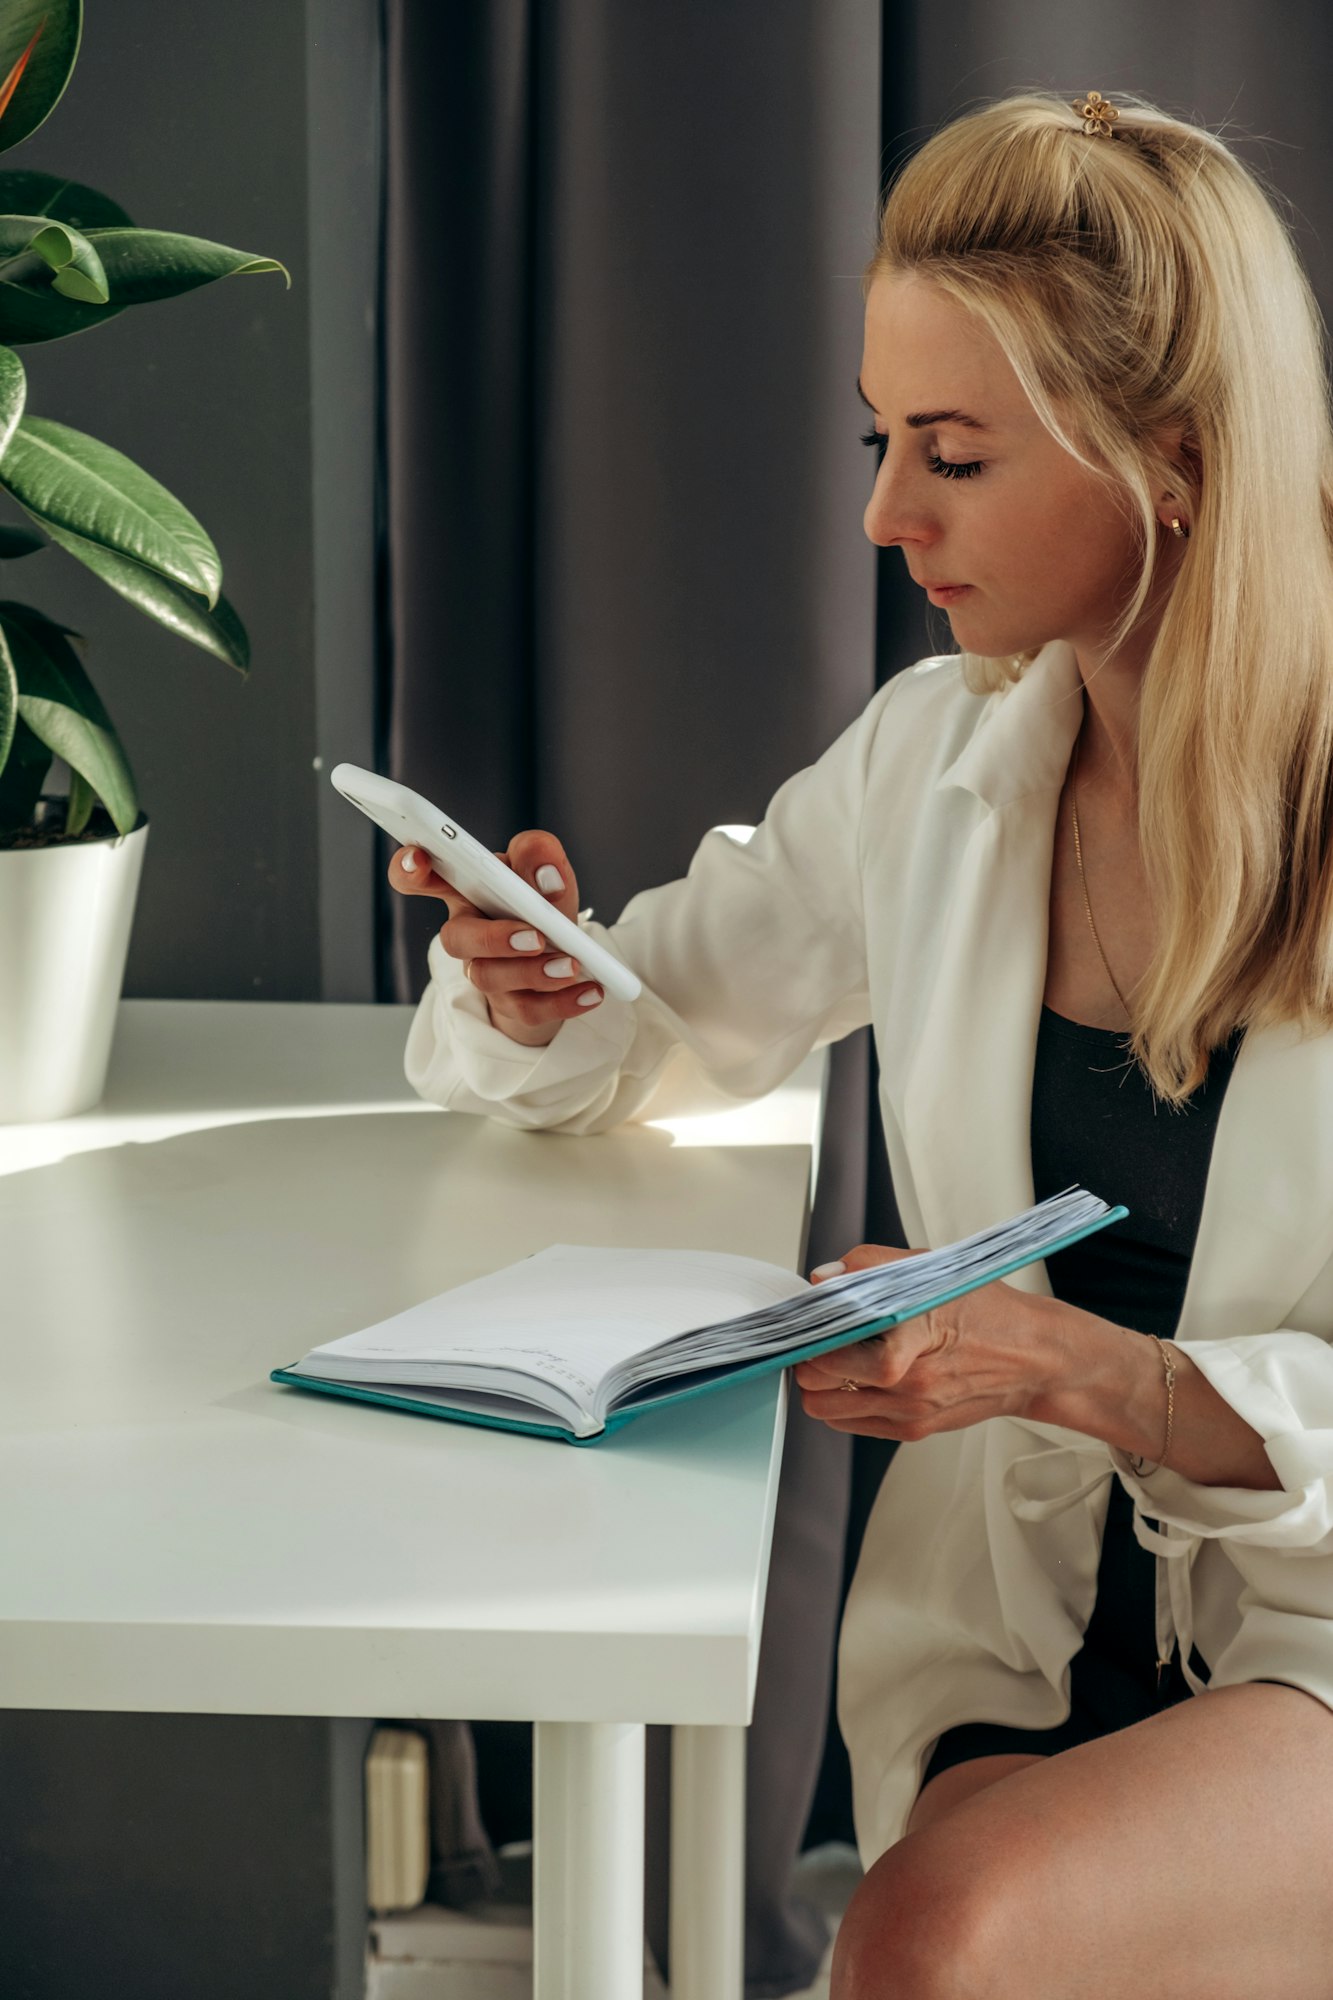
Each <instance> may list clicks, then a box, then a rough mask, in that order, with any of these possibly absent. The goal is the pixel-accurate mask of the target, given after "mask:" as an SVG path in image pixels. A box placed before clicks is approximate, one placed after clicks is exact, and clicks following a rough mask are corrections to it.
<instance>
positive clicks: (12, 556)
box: [0, 527, 48, 562]
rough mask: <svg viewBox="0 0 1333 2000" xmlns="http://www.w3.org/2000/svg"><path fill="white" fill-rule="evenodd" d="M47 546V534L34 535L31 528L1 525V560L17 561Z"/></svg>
mask: <svg viewBox="0 0 1333 2000" xmlns="http://www.w3.org/2000/svg"><path fill="white" fill-rule="evenodd" d="M47 546H48V544H47V540H46V537H45V535H34V534H33V532H32V530H31V529H30V528H10V527H0V562H17V561H18V559H19V557H20V556H33V555H36V553H37V551H38V549H44V548H46V547H47Z"/></svg>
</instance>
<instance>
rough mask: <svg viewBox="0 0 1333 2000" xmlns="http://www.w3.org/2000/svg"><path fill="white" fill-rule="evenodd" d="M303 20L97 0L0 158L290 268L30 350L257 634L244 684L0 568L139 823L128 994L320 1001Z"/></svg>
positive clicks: (56, 404)
mask: <svg viewBox="0 0 1333 2000" xmlns="http://www.w3.org/2000/svg"><path fill="white" fill-rule="evenodd" d="M349 11H350V13H351V14H352V15H353V16H354V17H355V16H356V15H358V14H359V13H360V12H361V11H362V9H361V7H360V5H359V4H358V0H349ZM306 34H307V29H306V19H305V12H304V7H303V4H302V0H282V4H279V5H274V4H272V0H229V4H228V5H227V6H226V7H203V8H195V7H183V6H173V5H169V4H165V0H114V5H110V4H108V0H90V4H89V6H88V10H87V19H86V23H85V29H84V40H83V47H82V50H81V53H80V56H79V61H78V64H77V66H76V68H75V71H74V75H73V78H72V80H71V82H70V85H69V88H68V90H67V91H66V93H65V96H64V98H63V99H62V101H61V102H60V104H58V105H57V107H56V109H55V111H54V112H53V113H52V115H51V117H50V119H49V120H48V121H47V123H46V124H45V125H44V126H43V127H42V128H41V129H40V130H39V131H38V132H37V133H36V134H35V135H34V137H33V138H32V139H31V140H30V141H29V142H28V143H27V144H25V145H22V146H19V147H18V148H16V149H15V150H14V151H13V152H9V153H6V154H4V155H3V156H0V163H2V164H3V165H4V166H6V167H23V168H31V169H37V170H39V171H43V172H48V173H62V174H69V175H71V176H73V177H74V178H75V179H78V180H82V181H86V182H88V183H89V184H90V185H92V186H93V187H97V188H100V189H102V190H104V191H105V192H106V193H107V194H110V195H111V196H113V197H114V198H115V199H116V200H117V201H119V202H121V203H122V204H123V206H124V207H125V208H126V209H128V211H129V213H130V215H131V216H132V217H133V219H134V220H135V222H137V223H140V224H142V225H148V226H153V227H159V228H164V229H176V230H180V231H182V232H184V233H185V234H188V235H195V236H204V237H209V238H212V239H214V240H216V241H218V242H222V243H227V244H231V245H233V246H235V247H237V248H241V249H246V250H252V251H255V252H258V253H262V254H264V255H268V256H272V257H277V258H279V259H281V261H282V262H283V263H284V264H286V265H287V267H288V269H289V270H290V272H291V276H292V288H291V290H290V291H288V290H287V289H286V288H285V286H284V284H283V280H282V278H281V277H280V276H277V275H270V276H264V277H245V278H232V279H228V280H225V281H224V282H222V283H220V284H216V285H212V286H207V287H205V288H203V289H202V290H200V291H198V292H194V293H192V294H190V295H189V296H188V297H185V298H181V299H172V300H167V301H164V302H162V303H161V304H158V305H153V306H145V307H140V308H136V309H134V310H132V311H129V312H126V313H124V314H122V315H121V316H120V317H119V318H118V319H116V320H113V321H112V322H110V323H109V324H108V325H106V326H104V327H99V328H95V329H93V330H92V331H90V332H87V333H83V334H79V335H76V336H74V337H73V338H71V339H67V340H62V341H52V342H49V343H43V344H41V345H38V346H32V347H25V348H24V349H23V350H22V354H23V360H24V364H25V366H26V368H27V370H28V375H29V382H30V389H29V407H30V408H31V409H32V410H33V411H34V412H35V413H38V414H40V415H43V416H49V417H54V418H56V419H58V420H59V421H60V422H62V423H68V424H72V425H73V426H74V427H75V428H76V429H79V430H85V431H88V432H90V433H92V434H93V435H94V436H95V437H99V438H102V439H104V440H105V441H106V442H107V443H108V444H111V445H114V446H115V447H116V448H117V449H118V450H120V451H123V452H125V453H126V454H127V455H128V456H129V457H131V458H132V459H134V460H135V461H136V462H137V463H138V464H140V465H142V466H143V468H144V469H145V471H147V472H150V473H151V474H152V475H153V476H154V477H155V478H157V479H159V480H161V482H162V483H163V484H164V485H165V486H166V487H168V488H169V490H170V491H171V492H173V493H174V494H176V495H177V497H178V498H179V499H181V500H182V501H183V502H184V503H185V504H186V506H188V507H189V508H190V509H191V510H192V511H193V512H194V513H195V514H196V515H197V516H198V517H199V519H200V520H201V521H202V522H203V524H204V526H205V528H206V529H207V530H208V531H209V533H210V534H211V535H212V537H213V539H214V541H215V542H216V543H217V546H218V550H219V553H220V555H221V557H222V564H223V571H224V588H225V589H226V592H227V595H228V597H229V598H230V599H231V600H232V602H233V603H234V604H235V605H236V607H237V609H238V611H239V612H240V614H241V616H242V618H243V619H244V621H245V623H246V625H247V627H248V629H249V632H250V636H251V640H252V643H253V649H254V665H253V670H252V674H251V677H250V679H249V680H248V681H243V680H242V679H241V678H240V677H239V676H238V675H237V674H235V673H234V672H233V671H232V670H231V669H230V668H227V667H224V666H223V665H222V664H221V663H220V662H218V661H216V660H214V659H213V658H212V657H211V655H209V654H206V653H203V652H201V651H200V650H199V649H198V648H197V647H194V646H190V645H187V644H185V643H184V642H183V641H181V640H179V639H176V638H174V637H173V636H171V635H170V634H169V633H167V632H165V631H164V630H163V629H162V627H160V626H159V625H157V624H155V623H154V622H152V621H151V620H149V619H147V618H145V617H143V616H142V615H141V614H140V613H138V612H136V611H134V610H133V609H132V608H131V607H130V606H129V605H128V604H126V603H125V602H124V600H123V599H121V598H119V597H117V596H116V595H115V594H114V593H113V592H111V591H109V590H108V589H106V587H105V586H104V585H103V584H101V583H99V582H98V581H97V580H96V579H95V578H94V577H93V576H92V575H91V574H90V573H89V572H88V571H87V570H85V569H84V568H83V567H82V565H80V564H79V563H77V562H75V561H74V560H73V559H72V558H71V557H69V556H67V555H65V554H64V553H63V552H62V551H60V550H56V549H50V550H47V551H45V552H44V553H43V554H41V555H39V556H35V557H32V558H29V559H27V560H25V561H23V562H22V563H18V564H11V565H9V566H7V573H6V574H5V575H4V576H3V577H0V590H3V591H4V593H5V594H6V595H7V596H12V597H17V598H19V599H21V600H27V601H30V602H32V603H35V604H37V605H39V606H40V607H41V608H42V609H43V610H44V611H47V612H49V613H51V614H52V615H53V616H56V617H59V618H61V619H63V620H64V621H65V622H66V623H68V624H70V625H73V626H75V627H76V628H77V629H78V630H79V631H81V632H83V633H84V634H85V635H86V637H87V640H88V655H87V660H88V665H89V668H90V671H91V672H92V674H93V676H94V679H95V680H96V682H97V685H98V687H99V688H100V690H101V691H102V693H103V696H104V698H105V700H106V702H107V705H108V706H109V708H110V710H111V713H112V715H113V717H114V719H115V721H116V724H117V726H118V728H119V730H120V732H121V734H122V736H123V738H124V740H125V743H126V745H127V748H128V750H129V754H130V758H131V762H132V763H133V765H134V767H135V771H136V774H137V776H138V779H139V783H140V788H141V792H142V797H143V803H144V807H145V809H146V811H147V812H148V815H149V818H150V821H151V828H150V833H149V842H148V852H147V859H146V863H145V869H144V877H143V887H142V891H141V899H140V904H139V910H138V916H137V920H136V924H135V931H134V938H133V943H132V946H131V952H130V962H129V970H128V979H127V988H126V990H127V992H128V993H129V994H131V995H153V996H169V997H170V996H174V997H182V998H183V997H191V998H194V997H212V998H217V999H239V998H252V997H253V998H263V999H315V998H317V997H319V993H320V950H319V930H318V871H317V823H316V786H317V782H318V781H317V776H316V773H315V772H314V770H313V769H312V760H313V758H314V756H315V753H316V742H315V733H316V721H315V706H316V704H315V666H314V646H313V610H312V604H313V564H314V547H313V528H312V470H311V468H312V427H311V348H310V335H311V325H310V315H311V290H310V216H309V210H308V204H307V97H306V94H307V51H306ZM9 513H10V503H6V512H5V518H9ZM20 518H21V517H20Z"/></svg>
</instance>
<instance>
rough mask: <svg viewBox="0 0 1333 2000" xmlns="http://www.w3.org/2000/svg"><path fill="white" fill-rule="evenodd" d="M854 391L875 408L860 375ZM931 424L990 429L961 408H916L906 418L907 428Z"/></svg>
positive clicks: (974, 429)
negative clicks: (912, 413) (913, 412)
mask: <svg viewBox="0 0 1333 2000" xmlns="http://www.w3.org/2000/svg"><path fill="white" fill-rule="evenodd" d="M856 393H857V395H858V396H859V397H860V398H861V401H862V402H863V403H864V404H865V406H866V408H867V409H868V410H874V409H875V405H874V404H873V403H872V402H871V400H870V398H869V396H867V394H866V392H865V390H864V389H863V388H862V387H861V377H860V376H859V375H858V376H857V378H856ZM875 414H876V416H878V415H879V412H878V410H875ZM931 424H962V425H964V427H965V428H966V429H967V430H970V431H988V430H989V429H990V425H989V424H983V423H982V421H981V419H980V418H979V417H969V416H968V415H967V413H966V412H965V411H963V410H918V411H916V412H915V414H914V415H912V416H910V417H909V418H908V419H907V428H908V429H909V430H913V431H923V430H926V429H927V428H928V427H929V426H930V425H931Z"/></svg>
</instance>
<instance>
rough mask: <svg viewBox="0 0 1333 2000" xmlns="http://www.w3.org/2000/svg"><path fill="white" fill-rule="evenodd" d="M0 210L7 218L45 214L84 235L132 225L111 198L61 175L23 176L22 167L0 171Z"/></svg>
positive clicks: (32, 174)
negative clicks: (69, 224) (89, 231)
mask: <svg viewBox="0 0 1333 2000" xmlns="http://www.w3.org/2000/svg"><path fill="white" fill-rule="evenodd" d="M0 211H2V212H3V213H5V214H7V215H45V216H48V217H49V218H50V219H51V221H52V222H69V223H72V224H73V226H74V228H75V229H82V230H83V231H85V233H86V232H87V231H88V230H89V229H111V228H114V227H116V225H118V224H120V223H124V224H126V225H127V226H132V224H131V220H130V217H129V216H128V215H127V214H126V213H125V210H124V209H123V208H122V207H121V206H120V203H119V202H115V201H112V199H111V197H110V195H105V194H99V193H98V191H97V189H96V188H90V187H85V186H84V184H83V182H82V181H71V180H67V179H66V178H65V176H64V175H63V174H34V173H25V172H24V170H23V169H22V168H21V167H11V168H9V169H8V171H7V172H0Z"/></svg>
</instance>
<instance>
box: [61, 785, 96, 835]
mask: <svg viewBox="0 0 1333 2000" xmlns="http://www.w3.org/2000/svg"><path fill="white" fill-rule="evenodd" d="M96 803H97V794H96V792H95V791H94V790H93V788H92V786H91V785H90V784H89V783H88V780H87V779H86V778H85V777H83V776H82V775H81V774H80V773H79V772H78V771H71V772H70V774H69V799H68V802H67V804H66V806H65V838H66V839H67V840H73V839H74V837H75V836H76V834H80V833H82V832H83V829H84V828H85V826H87V824H88V822H89V820H90V819H91V818H92V816H93V807H94V806H95V805H96Z"/></svg>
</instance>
